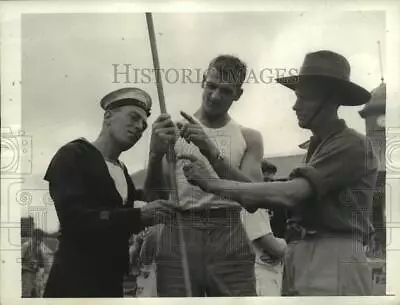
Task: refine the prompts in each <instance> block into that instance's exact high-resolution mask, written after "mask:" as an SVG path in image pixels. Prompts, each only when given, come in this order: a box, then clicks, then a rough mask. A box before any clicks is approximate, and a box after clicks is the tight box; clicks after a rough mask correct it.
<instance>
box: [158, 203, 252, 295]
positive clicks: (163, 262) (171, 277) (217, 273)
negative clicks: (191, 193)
mask: <svg viewBox="0 0 400 305" xmlns="http://www.w3.org/2000/svg"><path fill="white" fill-rule="evenodd" d="M180 223H181V229H182V233H183V237H184V241H185V246H186V254H187V259H188V267H189V268H188V269H189V281H190V286H191V292H192V296H193V297H203V296H255V295H256V288H255V275H254V260H255V255H254V252H253V250H252V248H251V245H250V241H249V239H248V237H247V235H246V232H245V231H244V229H243V226H242V223H241V219H240V214H239V211H233V212H230V211H229V210H226V209H221V210H220V211H212V212H209V213H207V212H204V213H198V212H191V213H189V212H187V213H183V214H182V215H181V222H180ZM179 229H180V228H179V225H178V223H177V222H176V223H172V224H167V225H165V227H164V229H163V231H162V233H161V236H160V240H159V243H158V249H157V255H156V264H157V292H158V296H160V297H184V296H188V295H187V291H186V287H185V279H184V271H183V265H182V254H181V246H182V243H181V240H180V237H179Z"/></svg>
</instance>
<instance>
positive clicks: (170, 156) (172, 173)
mask: <svg viewBox="0 0 400 305" xmlns="http://www.w3.org/2000/svg"><path fill="white" fill-rule="evenodd" d="M146 21H147V29H148V31H149V39H150V48H151V55H152V57H153V66H154V72H155V75H156V85H157V93H158V101H159V104H160V111H161V113H167V107H166V104H165V96H164V89H163V85H162V80H161V75H160V61H159V59H158V52H157V43H156V35H155V31H154V24H153V16H152V14H151V13H146ZM167 161H168V176H169V184H170V185H169V186H170V199H171V200H172V201H174V202H176V203H177V204H179V202H178V201H179V197H178V186H177V182H176V155H175V150H174V145H169V147H168V151H167ZM177 221H178V227H179V230H178V231H179V239H180V250H181V255H182V268H183V276H184V280H185V290H186V296H188V297H191V296H192V289H191V287H190V280H189V266H188V260H187V254H186V245H185V240H184V237H183V232H182V223H181V219H180V215H179V213H178V214H177Z"/></svg>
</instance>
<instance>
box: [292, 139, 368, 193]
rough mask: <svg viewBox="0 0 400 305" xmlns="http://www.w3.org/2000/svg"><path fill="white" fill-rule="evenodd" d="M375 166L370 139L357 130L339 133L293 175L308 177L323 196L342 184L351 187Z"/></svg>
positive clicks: (294, 171)
mask: <svg viewBox="0 0 400 305" xmlns="http://www.w3.org/2000/svg"><path fill="white" fill-rule="evenodd" d="M375 168H376V160H375V156H374V154H373V152H372V147H371V144H370V142H369V141H368V140H367V139H365V138H363V137H361V136H357V135H355V134H347V135H342V134H338V135H336V136H335V137H334V138H332V139H331V140H330V141H329V142H327V143H326V144H324V146H323V147H322V148H321V150H320V151H319V152H318V154H317V155H316V156H315V157H313V158H312V159H311V160H310V162H309V163H307V164H306V165H305V166H302V167H299V168H296V169H294V170H293V171H292V173H291V174H290V178H298V177H302V178H305V179H307V180H308V181H309V182H310V183H311V185H312V186H313V188H314V191H315V195H316V196H317V198H319V199H320V198H321V197H323V196H325V195H326V194H328V193H330V192H332V191H335V190H338V189H340V188H342V187H345V186H349V187H351V185H352V184H353V183H354V182H356V181H357V180H358V179H360V178H361V177H362V176H365V175H366V174H367V173H368V172H369V171H370V170H374V169H375Z"/></svg>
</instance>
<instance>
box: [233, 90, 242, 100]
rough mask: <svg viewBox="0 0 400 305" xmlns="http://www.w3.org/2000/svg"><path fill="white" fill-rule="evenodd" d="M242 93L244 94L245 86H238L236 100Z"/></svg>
mask: <svg viewBox="0 0 400 305" xmlns="http://www.w3.org/2000/svg"><path fill="white" fill-rule="evenodd" d="M242 94H243V88H238V89H237V92H236V96H235V98H234V100H235V101H237V100H238V99H240V97H241V96H242Z"/></svg>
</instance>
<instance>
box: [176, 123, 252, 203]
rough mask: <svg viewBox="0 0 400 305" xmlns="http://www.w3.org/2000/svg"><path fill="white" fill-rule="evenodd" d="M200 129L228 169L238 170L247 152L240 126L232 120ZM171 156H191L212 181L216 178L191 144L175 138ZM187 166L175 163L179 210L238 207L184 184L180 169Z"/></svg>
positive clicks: (182, 162) (184, 161)
mask: <svg viewBox="0 0 400 305" xmlns="http://www.w3.org/2000/svg"><path fill="white" fill-rule="evenodd" d="M202 126H203V128H204V131H205V133H206V134H207V135H208V136H209V137H210V138H211V140H212V141H213V142H214V144H215V145H216V146H217V147H218V149H219V151H220V152H221V153H222V155H223V156H224V158H225V160H227V161H229V162H230V165H231V166H232V167H236V168H239V167H240V164H241V162H242V158H243V155H244V153H245V151H246V148H247V145H246V140H245V139H244V137H243V134H242V129H241V126H240V125H239V124H237V123H236V122H235V121H233V120H232V119H231V120H230V121H229V122H228V123H227V124H226V125H225V126H223V127H221V128H207V127H205V126H204V125H202ZM175 152H176V155H177V156H179V155H182V154H192V155H195V156H196V157H197V158H199V159H200V160H203V161H204V162H205V164H207V166H208V168H209V171H210V172H211V173H212V174H213V176H215V177H216V178H217V177H218V175H217V174H216V172H215V171H214V169H213V168H212V166H211V165H210V164H209V162H208V160H207V159H206V158H205V157H204V156H203V155H202V154H201V153H200V151H199V149H198V148H197V146H195V145H194V144H192V143H190V144H189V143H187V142H186V141H185V139H183V138H179V140H178V141H177V143H176V145H175ZM187 162H188V161H186V160H177V163H176V177H177V184H178V195H179V204H180V205H181V206H182V208H183V209H185V210H188V209H199V208H204V207H206V208H226V207H232V206H235V207H241V206H240V205H239V203H237V202H235V201H230V200H227V199H223V198H221V197H220V196H216V195H213V194H209V193H205V192H203V191H202V190H201V189H200V188H198V187H197V186H193V185H191V184H190V183H188V182H187V180H186V177H185V175H184V173H183V169H182V168H183V166H184V165H185V164H186V163H187Z"/></svg>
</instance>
